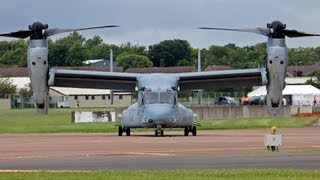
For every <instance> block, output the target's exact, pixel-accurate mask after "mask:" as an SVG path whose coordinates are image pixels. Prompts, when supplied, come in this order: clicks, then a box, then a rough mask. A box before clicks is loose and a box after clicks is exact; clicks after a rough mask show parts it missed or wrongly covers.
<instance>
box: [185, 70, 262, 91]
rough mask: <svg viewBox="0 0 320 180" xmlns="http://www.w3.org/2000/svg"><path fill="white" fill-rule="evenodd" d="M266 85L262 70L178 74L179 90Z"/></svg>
mask: <svg viewBox="0 0 320 180" xmlns="http://www.w3.org/2000/svg"><path fill="white" fill-rule="evenodd" d="M267 83H268V80H267V73H266V70H265V69H264V68H258V69H240V70H226V71H205V72H190V73H181V74H179V87H180V90H182V91H183V90H196V89H210V88H234V87H243V86H253V85H259V86H261V85H265V84H267Z"/></svg>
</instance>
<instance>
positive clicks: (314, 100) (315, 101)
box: [313, 96, 318, 106]
mask: <svg viewBox="0 0 320 180" xmlns="http://www.w3.org/2000/svg"><path fill="white" fill-rule="evenodd" d="M317 101H318V99H317V96H313V105H314V106H315V105H318V103H317Z"/></svg>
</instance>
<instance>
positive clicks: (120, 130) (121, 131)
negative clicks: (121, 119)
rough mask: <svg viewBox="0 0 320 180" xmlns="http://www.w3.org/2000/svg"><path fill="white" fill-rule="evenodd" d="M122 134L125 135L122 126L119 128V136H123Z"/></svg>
mask: <svg viewBox="0 0 320 180" xmlns="http://www.w3.org/2000/svg"><path fill="white" fill-rule="evenodd" d="M122 133H123V128H122V126H119V128H118V136H122Z"/></svg>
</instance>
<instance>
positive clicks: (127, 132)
mask: <svg viewBox="0 0 320 180" xmlns="http://www.w3.org/2000/svg"><path fill="white" fill-rule="evenodd" d="M130 133H131V130H130V128H126V134H127V136H130Z"/></svg>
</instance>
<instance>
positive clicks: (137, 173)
mask: <svg viewBox="0 0 320 180" xmlns="http://www.w3.org/2000/svg"><path fill="white" fill-rule="evenodd" d="M319 177H320V170H298V169H222V170H214V169H212V170H210V169H194V170H134V171H128V170H126V171H120V170H115V171H60V172H59V171H57V172H50V171H35V172H2V173H0V179H33V180H37V179H86V180H87V179H130V180H136V179H137V180H143V179H175V180H179V179H183V180H184V179H192V180H194V179H237V180H238V179H240V180H241V179H244V180H247V179H274V180H275V179H306V180H312V179H319Z"/></svg>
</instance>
